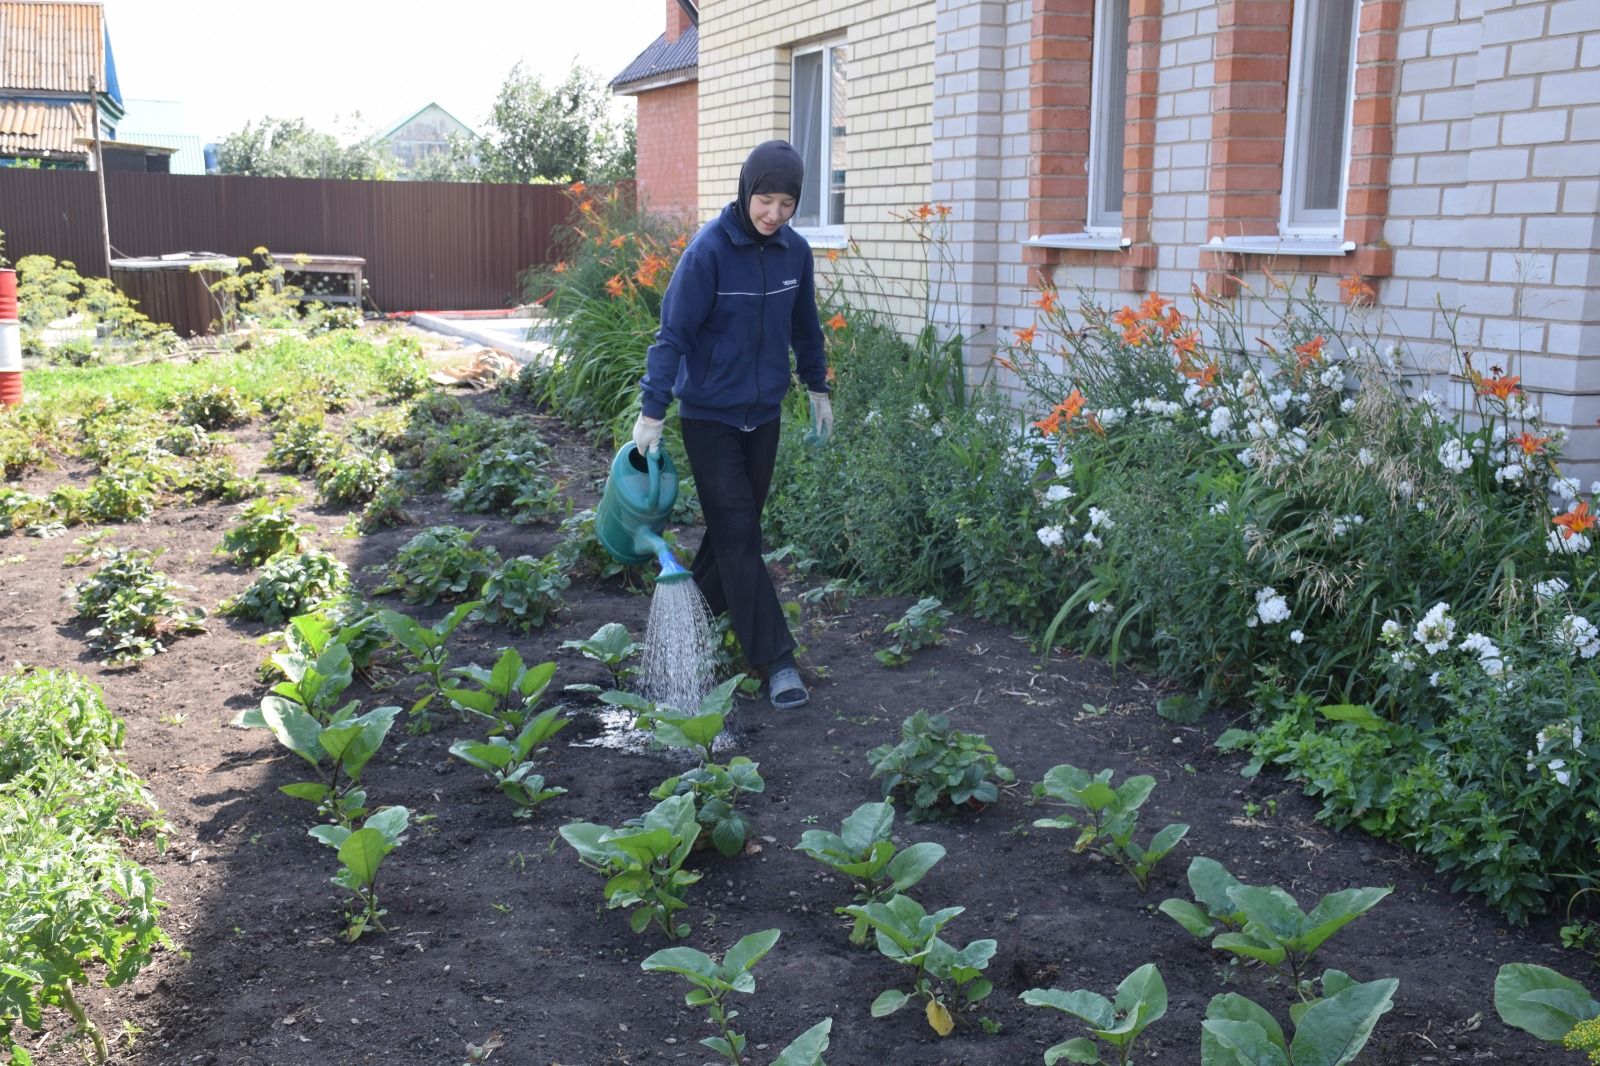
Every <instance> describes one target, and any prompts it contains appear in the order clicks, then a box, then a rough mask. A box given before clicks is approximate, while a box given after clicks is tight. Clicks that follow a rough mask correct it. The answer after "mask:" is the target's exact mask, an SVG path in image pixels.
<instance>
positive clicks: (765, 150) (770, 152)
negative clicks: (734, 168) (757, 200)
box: [739, 141, 806, 244]
mask: <svg viewBox="0 0 1600 1066" xmlns="http://www.w3.org/2000/svg"><path fill="white" fill-rule="evenodd" d="M805 177H806V166H805V164H804V163H803V162H801V161H800V153H799V152H797V151H795V150H794V145H792V144H790V143H789V142H788V141H762V142H761V143H760V144H758V145H756V146H755V148H753V149H751V151H750V155H749V157H748V158H746V159H745V161H744V166H743V167H742V168H740V170H739V225H740V227H741V228H743V230H744V231H745V233H746V234H747V235H748V236H749V237H750V238H751V239H752V240H754V241H756V242H758V243H761V244H765V243H766V242H767V237H766V235H765V234H763V233H762V232H761V231H760V230H758V229H756V226H755V223H754V222H751V221H750V201H751V199H752V198H753V197H755V196H756V195H758V194H760V193H768V194H775V195H784V196H792V197H794V199H795V203H797V204H798V203H799V202H800V187H801V185H802V184H803V183H804V182H805Z"/></svg>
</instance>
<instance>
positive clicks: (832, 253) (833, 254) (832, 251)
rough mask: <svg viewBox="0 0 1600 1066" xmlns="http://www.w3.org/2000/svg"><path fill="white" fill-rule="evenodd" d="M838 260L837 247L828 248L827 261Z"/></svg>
mask: <svg viewBox="0 0 1600 1066" xmlns="http://www.w3.org/2000/svg"><path fill="white" fill-rule="evenodd" d="M838 261H839V249H837V248H829V249H828V262H830V263H837V262H838Z"/></svg>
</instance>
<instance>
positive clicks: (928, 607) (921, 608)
mask: <svg viewBox="0 0 1600 1066" xmlns="http://www.w3.org/2000/svg"><path fill="white" fill-rule="evenodd" d="M950 618H951V614H950V612H949V611H948V610H946V609H945V607H944V604H942V603H940V602H939V600H938V599H936V598H934V597H932V596H928V597H925V598H923V599H920V600H918V601H917V602H916V603H915V604H913V605H912V606H911V607H910V608H909V609H907V611H906V613H905V614H904V615H902V616H901V617H900V619H899V620H898V621H894V622H890V623H889V624H888V625H887V626H884V628H883V632H884V635H885V636H888V637H892V638H894V643H892V644H890V645H889V646H888V647H887V648H881V649H879V650H878V651H875V652H873V653H872V656H873V658H875V659H877V660H878V661H879V662H880V663H882V664H883V665H885V666H904V665H906V663H909V662H910V661H911V653H912V652H914V651H916V650H917V649H918V648H931V647H933V646H934V645H937V644H943V643H944V639H945V638H944V630H945V626H946V625H947V624H948V623H949V621H950Z"/></svg>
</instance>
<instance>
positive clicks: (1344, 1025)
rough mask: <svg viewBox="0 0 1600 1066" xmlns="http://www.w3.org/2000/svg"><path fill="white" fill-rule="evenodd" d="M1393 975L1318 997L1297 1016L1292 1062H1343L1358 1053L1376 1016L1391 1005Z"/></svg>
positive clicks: (1332, 1065)
mask: <svg viewBox="0 0 1600 1066" xmlns="http://www.w3.org/2000/svg"><path fill="white" fill-rule="evenodd" d="M1399 986H1400V982H1399V981H1397V980H1395V979H1394V978H1393V977H1386V978H1384V979H1383V980H1380V981H1368V982H1366V983H1365V984H1359V985H1351V986H1350V987H1349V988H1346V989H1345V990H1344V991H1342V992H1340V993H1339V994H1338V995H1335V996H1329V997H1328V998H1327V999H1323V1000H1318V1001H1317V1002H1316V1003H1314V1004H1312V1005H1311V1009H1310V1010H1308V1011H1306V1012H1305V1014H1303V1015H1302V1016H1301V1018H1300V1024H1299V1026H1298V1027H1297V1028H1296V1029H1295V1034H1294V1043H1293V1044H1291V1045H1290V1048H1289V1051H1290V1057H1291V1058H1292V1059H1293V1060H1294V1066H1345V1063H1348V1062H1350V1061H1351V1060H1353V1059H1354V1058H1355V1057H1356V1056H1357V1055H1359V1054H1361V1049H1362V1048H1363V1047H1365V1046H1366V1043H1367V1040H1368V1039H1369V1038H1370V1037H1371V1036H1372V1030H1373V1028H1374V1027H1375V1026H1376V1025H1377V1024H1378V1019H1379V1018H1381V1017H1382V1016H1383V1015H1384V1014H1386V1013H1387V1012H1388V1011H1389V1009H1390V1008H1392V1007H1393V1006H1394V991H1395V989H1396V988H1398V987H1399Z"/></svg>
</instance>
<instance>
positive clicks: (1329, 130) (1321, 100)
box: [1282, 0, 1360, 237]
mask: <svg viewBox="0 0 1600 1066" xmlns="http://www.w3.org/2000/svg"><path fill="white" fill-rule="evenodd" d="M1359 7H1360V4H1359V2H1358V0H1300V2H1298V3H1296V4H1295V13H1294V15H1295V22H1294V44H1293V50H1292V52H1291V55H1292V57H1293V59H1292V67H1291V69H1290V71H1289V88H1290V92H1289V115H1288V136H1287V137H1286V138H1285V143H1284V149H1285V151H1284V165H1283V170H1284V177H1285V181H1284V195H1283V218H1282V230H1283V233H1284V234H1285V235H1291V236H1307V237H1311V236H1338V235H1340V234H1342V233H1343V231H1344V195H1345V175H1346V172H1347V170H1348V169H1349V166H1348V157H1349V145H1350V102H1351V100H1352V99H1353V98H1354V94H1355V84H1354V71H1355V41H1356V16H1357V13H1358V10H1359Z"/></svg>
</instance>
